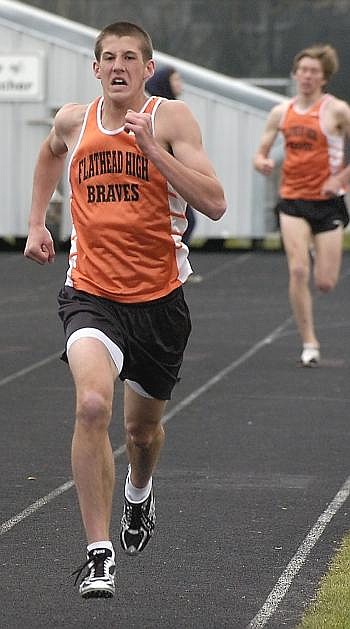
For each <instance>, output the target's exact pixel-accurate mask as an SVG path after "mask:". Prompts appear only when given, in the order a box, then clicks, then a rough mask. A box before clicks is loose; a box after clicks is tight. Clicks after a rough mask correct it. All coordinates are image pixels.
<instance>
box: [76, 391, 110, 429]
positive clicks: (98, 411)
mask: <svg viewBox="0 0 350 629" xmlns="http://www.w3.org/2000/svg"><path fill="white" fill-rule="evenodd" d="M110 417H111V403H110V402H109V401H107V399H106V398H105V397H104V396H103V395H102V394H101V393H98V392H97V391H93V390H89V391H85V392H84V393H83V394H81V395H80V396H79V397H78V402H77V422H78V423H80V424H81V425H84V426H85V427H86V428H90V429H103V428H105V427H106V426H108V424H109V420H110Z"/></svg>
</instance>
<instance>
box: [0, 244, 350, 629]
mask: <svg viewBox="0 0 350 629" xmlns="http://www.w3.org/2000/svg"><path fill="white" fill-rule="evenodd" d="M191 259H192V262H193V264H194V266H195V268H196V270H198V271H199V272H200V273H201V274H202V275H203V281H202V282H201V283H200V284H190V285H187V286H186V287H185V292H186V297H187V301H188V304H189V306H190V310H191V313H192V321H193V333H192V336H191V341H190V344H189V347H188V350H187V354H186V358H185V361H184V365H183V369H182V379H181V382H180V383H179V385H178V386H177V388H176V391H175V393H174V396H173V400H172V401H171V402H170V403H169V406H168V416H169V415H170V417H169V421H168V422H167V426H166V433H167V439H166V444H165V447H164V450H163V453H162V457H161V461H160V464H159V467H158V470H157V474H156V476H155V490H156V497H157V515H158V522H157V529H156V534H155V536H154V539H153V540H152V541H151V543H150V545H149V546H148V547H147V549H146V550H145V552H144V554H143V555H141V556H140V557H138V558H129V557H126V556H124V555H123V554H122V551H121V549H120V548H119V543H118V531H119V518H120V512H121V487H122V482H123V480H124V474H125V470H126V460H125V455H123V454H122V455H121V456H118V458H117V475H118V477H119V479H120V480H121V481H122V482H121V483H119V484H118V486H117V490H116V500H115V507H114V517H113V531H114V541H115V544H116V550H117V563H118V568H117V594H116V597H115V598H114V599H111V600H90V601H83V600H81V599H80V597H79V594H78V592H77V590H75V589H74V588H73V580H72V579H71V578H70V576H69V575H70V573H71V572H72V571H73V570H74V569H75V568H76V567H77V566H78V565H80V564H81V563H82V562H83V561H84V557H85V540H84V533H83V530H82V527H81V523H80V516H79V512H78V507H77V501H76V495H75V490H74V487H73V488H71V489H67V490H66V491H64V490H63V489H60V492H62V493H60V494H59V495H58V496H57V497H56V498H53V499H52V500H47V499H46V498H45V497H46V496H47V495H48V494H50V492H52V491H53V490H56V489H57V488H62V486H63V485H64V484H65V483H66V482H67V481H69V480H70V479H71V470H70V441H71V434H72V427H73V408H74V396H73V388H72V383H71V378H70V374H69V371H68V368H67V367H66V366H65V365H64V364H63V363H62V362H61V361H59V360H58V358H57V356H58V353H59V351H60V350H61V349H62V342H63V334H62V330H61V325H60V322H59V320H58V318H57V316H56V294H57V291H58V289H59V287H60V285H61V283H63V281H64V277H65V269H66V255H65V254H60V255H58V256H57V260H56V262H55V264H54V265H52V266H50V267H39V266H37V265H35V264H34V263H31V262H29V261H28V260H25V259H24V258H23V257H22V256H21V254H20V253H2V254H0V264H1V269H2V272H1V288H2V291H1V296H0V306H1V309H0V321H1V328H0V334H1V343H0V356H1V360H0V399H1V409H2V421H1V440H0V470H1V507H0V509H1V520H0V526H1V535H0V565H1V577H0V579H1V588H0V607H1V621H0V625H1V627H2V628H3V629H27V628H29V627H33V628H35V629H41V628H42V629H44V628H45V629H56V628H57V629H60V628H67V629H73V628H74V629H75V628H79V629H92V628H94V629H95V628H96V627H100V628H101V629H102V628H106V629H110V628H113V629H203V628H205V629H214V628H215V629H222V628H223V627H230V628H233V629H236V628H237V629H244V628H245V627H247V626H248V624H249V622H250V621H251V620H252V619H253V618H254V617H255V616H256V614H257V613H258V612H259V610H260V609H261V608H262V606H263V604H264V602H265V600H266V598H267V597H268V595H269V593H270V592H271V591H272V590H273V588H274V587H275V585H276V583H277V581H278V579H279V577H280V576H281V574H282V573H283V572H284V570H285V568H286V566H287V565H288V563H289V561H290V560H291V558H292V557H293V556H294V554H295V553H296V551H297V550H298V548H299V546H300V545H301V543H302V542H303V540H304V539H305V537H306V535H307V533H308V532H309V531H310V529H311V528H312V526H313V525H314V524H315V522H316V521H317V519H318V518H319V517H320V515H321V514H322V513H323V512H324V510H325V509H326V508H327V505H328V504H329V503H330V502H331V500H332V499H333V498H334V496H335V495H336V494H337V492H338V490H339V488H340V487H341V486H342V485H343V483H344V481H345V480H346V479H347V478H348V476H349V467H350V466H349V450H350V431H349V397H350V395H349V382H350V378H349V376H350V358H349V356H350V334H349V328H350V317H349V310H350V291H349V275H350V254H348V253H347V254H345V257H344V262H343V271H342V278H341V280H340V282H339V285H338V287H337V288H336V290H335V292H334V293H333V294H331V295H327V296H324V297H317V299H316V302H315V310H316V322H317V328H318V330H319V336H320V341H321V348H322V363H321V365H320V366H319V367H317V368H314V369H303V368H301V367H300V366H299V364H298V362H297V361H298V358H299V354H300V344H299V340H298V337H297V333H296V330H295V326H294V323H293V322H292V321H291V319H290V309H289V304H288V298H287V270H286V262H285V258H284V256H283V254H281V253H249V252H248V253H206V254H204V253H193V254H192V256H191ZM21 370H26V371H24V372H22V373H21ZM201 387H202V389H201ZM121 393H122V386H121V384H120V383H119V384H118V385H117V395H116V404H115V418H114V421H113V426H112V429H111V439H112V443H113V447H114V448H115V449H117V448H118V447H120V446H121V445H122V443H123V434H122V428H121V425H122V421H121V405H120V400H121V397H122V396H121ZM190 396H192V397H190ZM180 403H182V405H181V406H178V405H180ZM40 498H45V499H44V500H43V504H42V506H40V505H38V504H36V506H35V507H33V509H32V511H33V512H32V513H30V514H29V515H27V516H26V517H23V519H21V520H20V521H18V520H19V517H18V514H21V513H22V512H23V510H24V509H26V508H27V507H29V506H30V505H32V504H34V503H36V501H38V500H39V499H40ZM348 509H349V504H348V502H345V503H344V505H343V506H342V507H341V508H339V510H338V511H337V513H336V514H335V516H334V518H333V519H332V520H331V521H330V523H329V524H328V525H327V527H326V528H325V531H324V532H323V534H322V535H321V537H320V539H319V540H318V542H317V543H316V544H315V545H314V547H313V548H312V549H311V552H310V553H309V555H308V556H307V558H306V561H305V562H304V563H303V564H302V565H301V566H300V571H299V572H298V573H297V575H296V577H295V578H294V579H293V580H292V582H291V583H290V587H289V589H288V591H287V594H286V596H285V597H284V598H283V599H282V600H281V602H280V604H279V605H278V607H277V610H276V611H275V612H274V613H273V614H271V617H269V618H268V620H267V621H266V624H265V625H264V626H266V627H268V628H269V629H281V628H282V627H286V628H288V629H293V628H294V627H295V625H296V624H297V621H298V620H299V618H300V616H301V614H302V612H303V609H304V608H305V606H307V605H308V603H309V602H310V600H311V598H312V597H313V595H314V591H315V588H316V586H317V584H318V581H319V579H320V577H321V576H322V575H323V573H324V572H325V571H326V569H327V564H328V562H329V559H330V558H331V556H332V555H333V553H334V552H335V550H336V549H337V547H338V545H339V542H340V541H341V539H342V537H343V535H344V534H345V533H346V532H347V530H348V513H347V512H348ZM20 517H21V518H22V516H20ZM261 626H262V625H261Z"/></svg>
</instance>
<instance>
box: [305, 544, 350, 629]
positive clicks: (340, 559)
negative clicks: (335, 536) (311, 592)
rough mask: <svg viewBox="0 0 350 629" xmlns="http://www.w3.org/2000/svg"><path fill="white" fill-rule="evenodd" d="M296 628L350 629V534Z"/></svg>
mask: <svg viewBox="0 0 350 629" xmlns="http://www.w3.org/2000/svg"><path fill="white" fill-rule="evenodd" d="M296 629H350V535H348V536H347V537H345V539H344V540H343V542H342V544H341V547H340V549H339V551H338V552H337V554H336V555H335V557H334V559H333V560H332V562H331V564H330V568H329V571H328V572H327V574H326V575H325V576H324V577H323V579H322V580H321V582H320V585H319V589H318V591H317V594H316V598H315V602H314V603H313V604H312V605H311V606H310V608H309V609H308V610H307V612H306V613H305V615H304V617H303V618H302V621H301V623H300V624H299V625H298V626H297V627H296Z"/></svg>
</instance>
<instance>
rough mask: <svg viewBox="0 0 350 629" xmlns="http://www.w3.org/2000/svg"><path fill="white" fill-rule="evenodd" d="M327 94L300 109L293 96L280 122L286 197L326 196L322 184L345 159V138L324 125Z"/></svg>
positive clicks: (283, 190)
mask: <svg viewBox="0 0 350 629" xmlns="http://www.w3.org/2000/svg"><path fill="white" fill-rule="evenodd" d="M331 98H334V97H333V96H331V95H330V94H325V95H323V96H322V98H320V99H319V100H318V101H317V102H316V103H315V104H314V105H312V106H311V107H310V108H309V109H308V110H307V111H305V112H299V111H298V110H297V109H296V104H295V99H293V100H292V101H291V103H290V105H289V107H288V108H287V110H286V113H285V115H284V116H283V118H282V120H281V123H280V130H281V131H282V133H283V135H284V145H285V158H284V162H283V166H282V178H281V186H280V195H281V197H282V198H284V199H304V200H308V199H310V200H316V199H319V200H322V199H325V198H326V197H325V196H323V195H322V194H321V187H322V184H323V183H324V182H325V181H326V179H327V177H329V176H330V175H334V174H336V173H337V172H339V171H340V170H341V169H342V167H343V162H344V139H343V137H341V136H339V135H335V134H333V135H332V134H329V133H328V132H327V130H326V129H325V126H324V121H323V118H324V108H325V106H326V104H327V103H328V102H329V100H330V99H331Z"/></svg>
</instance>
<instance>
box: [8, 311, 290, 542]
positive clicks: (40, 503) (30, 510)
mask: <svg viewBox="0 0 350 629" xmlns="http://www.w3.org/2000/svg"><path fill="white" fill-rule="evenodd" d="M290 321H291V317H288V319H286V320H285V321H284V322H283V323H282V324H281V325H279V326H278V327H277V328H276V329H275V330H273V332H271V333H270V334H268V335H267V336H265V338H263V339H262V340H261V341H258V343H256V344H255V345H253V346H252V347H251V348H250V349H249V350H248V351H247V352H245V353H244V354H242V356H240V357H239V358H237V359H236V360H234V361H232V362H231V363H230V364H229V365H227V367H225V368H224V369H221V371H219V372H218V373H217V374H216V375H215V376H213V378H210V379H209V380H208V381H207V382H206V383H205V384H203V385H202V386H201V387H199V388H198V389H196V390H195V391H193V392H192V393H190V395H188V396H187V397H185V398H184V399H183V400H182V401H181V402H179V403H178V404H176V405H175V406H174V408H172V409H171V410H170V411H169V412H168V413H166V414H165V415H164V417H163V420H162V421H163V424H166V423H167V422H168V421H170V419H172V418H173V417H175V415H177V414H178V413H180V411H182V410H183V409H184V408H186V406H189V405H190V404H192V402H193V401H194V400H196V399H197V398H198V397H199V396H201V395H202V394H203V393H206V392H207V391H208V390H209V389H210V388H211V387H213V386H214V385H215V384H217V383H218V382H220V380H222V379H223V378H224V377H225V376H227V374H229V373H230V372H231V371H234V369H237V367H239V366H240V365H242V364H243V363H244V362H246V361H247V360H248V359H249V358H251V356H253V355H254V354H256V353H257V352H258V351H259V350H260V349H261V348H262V347H264V346H265V345H268V344H269V343H272V342H273V341H274V340H275V339H276V338H277V337H278V336H279V334H280V333H281V332H282V331H283V330H284V328H285V327H286V326H287V325H288V324H289V323H290ZM57 355H59V353H57V354H53V355H52V356H51V357H50V356H49V357H48V358H47V359H46V360H44V361H41V363H42V364H46V363H47V362H50V360H53V358H54V357H56V356H57ZM35 365H36V366H38V363H36V364H35ZM34 368H35V366H34V365H32V367H28V368H27V369H26V370H23V369H22V372H17V375H16V374H13V375H12V376H8V377H7V378H5V380H6V382H8V381H9V378H11V379H13V380H14V379H15V378H16V377H18V375H24V374H23V372H25V373H28V371H32V370H33V369H34ZM2 383H3V384H5V382H4V381H3V380H0V385H1V384H2ZM125 449H126V448H125V444H124V445H122V446H120V447H119V448H118V449H117V450H115V451H114V452H113V454H114V456H115V458H117V457H118V456H120V455H121V454H123V453H124V452H125ZM73 485H74V481H73V480H70V481H67V482H66V483H64V484H63V485H60V486H59V487H57V488H56V489H54V490H53V491H51V492H50V493H49V494H47V495H46V496H43V497H42V498H39V499H38V500H37V501H36V502H33V503H32V504H31V505H29V507H26V509H24V510H23V511H21V512H20V513H18V514H16V515H14V516H13V517H12V518H10V519H9V520H7V521H6V522H3V523H2V524H1V525H0V536H1V535H3V534H4V533H7V532H8V531H9V530H10V529H12V528H13V527H14V526H16V525H17V524H19V523H20V522H22V520H24V519H25V518H27V517H29V516H30V515H33V514H34V513H35V512H36V511H38V510H39V509H41V507H44V506H45V505H47V504H48V503H49V502H51V501H52V500H54V499H55V498H57V497H58V496H60V495H61V494H63V493H64V492H66V491H68V490H69V489H71V488H72V487H73Z"/></svg>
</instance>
